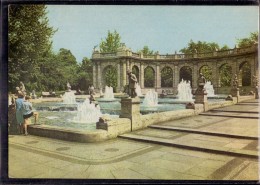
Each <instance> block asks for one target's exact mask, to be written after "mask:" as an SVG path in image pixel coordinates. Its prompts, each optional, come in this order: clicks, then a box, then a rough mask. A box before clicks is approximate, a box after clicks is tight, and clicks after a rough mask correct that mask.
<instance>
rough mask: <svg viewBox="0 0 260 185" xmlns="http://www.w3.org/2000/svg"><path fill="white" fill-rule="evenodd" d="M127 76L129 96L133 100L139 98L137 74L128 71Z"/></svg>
mask: <svg viewBox="0 0 260 185" xmlns="http://www.w3.org/2000/svg"><path fill="white" fill-rule="evenodd" d="M127 75H128V80H129V89H128V95H129V96H131V98H135V97H136V96H137V94H136V84H137V78H136V76H135V74H133V73H132V72H131V71H130V70H127Z"/></svg>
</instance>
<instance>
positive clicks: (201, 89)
mask: <svg viewBox="0 0 260 185" xmlns="http://www.w3.org/2000/svg"><path fill="white" fill-rule="evenodd" d="M197 83H198V88H197V90H196V93H195V94H201V93H204V91H205V89H204V85H205V83H206V79H205V77H204V75H203V74H202V73H200V76H199V78H198V82H197Z"/></svg>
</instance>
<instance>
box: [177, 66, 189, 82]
mask: <svg viewBox="0 0 260 185" xmlns="http://www.w3.org/2000/svg"><path fill="white" fill-rule="evenodd" d="M182 79H183V80H185V81H190V84H191V87H192V69H191V68H190V67H188V66H184V67H182V68H181V69H180V79H179V81H181V80H182Z"/></svg>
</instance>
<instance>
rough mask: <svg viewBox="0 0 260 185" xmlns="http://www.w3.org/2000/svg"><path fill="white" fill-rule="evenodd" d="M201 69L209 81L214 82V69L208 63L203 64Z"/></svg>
mask: <svg viewBox="0 0 260 185" xmlns="http://www.w3.org/2000/svg"><path fill="white" fill-rule="evenodd" d="M199 71H200V73H202V74H203V75H204V77H205V78H206V80H207V81H211V82H212V69H211V68H210V67H209V66H208V65H204V66H202V67H201V68H200V70H199Z"/></svg>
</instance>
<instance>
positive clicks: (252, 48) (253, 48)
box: [92, 44, 258, 59]
mask: <svg viewBox="0 0 260 185" xmlns="http://www.w3.org/2000/svg"><path fill="white" fill-rule="evenodd" d="M257 49H258V44H255V45H252V46H250V47H245V48H234V49H229V50H222V51H214V52H207V53H195V54H166V55H160V54H155V55H143V54H139V53H134V52H132V51H131V50H126V51H118V52H114V53H100V52H99V51H94V52H93V54H92V59H98V58H111V57H115V58H116V57H119V56H120V57H122V56H130V57H134V58H141V59H191V58H207V57H218V56H220V57H221V56H228V55H235V54H243V53H248V52H255V51H257Z"/></svg>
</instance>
